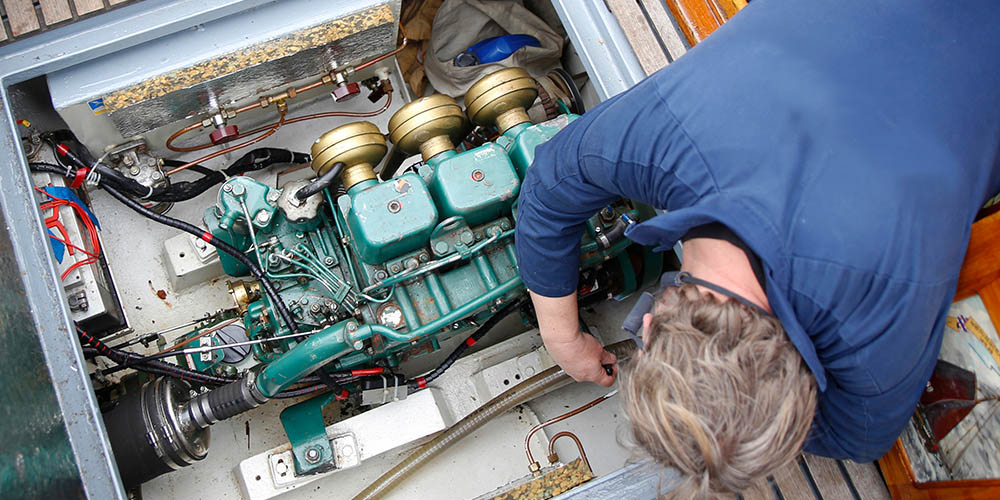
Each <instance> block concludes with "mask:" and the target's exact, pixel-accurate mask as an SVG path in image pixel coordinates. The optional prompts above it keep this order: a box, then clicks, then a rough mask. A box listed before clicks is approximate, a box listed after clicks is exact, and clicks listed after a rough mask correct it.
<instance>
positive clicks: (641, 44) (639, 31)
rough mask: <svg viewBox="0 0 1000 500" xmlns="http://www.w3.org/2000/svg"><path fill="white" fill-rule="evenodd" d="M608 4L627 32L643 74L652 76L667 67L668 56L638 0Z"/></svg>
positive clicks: (610, 0)
mask: <svg viewBox="0 0 1000 500" xmlns="http://www.w3.org/2000/svg"><path fill="white" fill-rule="evenodd" d="M606 3H607V5H608V7H609V8H610V9H611V13H612V14H614V15H615V18H617V19H618V24H620V25H621V27H622V31H624V32H625V38H627V39H628V42H629V45H631V46H632V50H633V51H635V55H636V57H637V58H638V59H639V65H640V66H642V70H643V72H645V73H646V74H647V75H651V74H653V73H655V72H656V71H657V70H659V69H660V68H663V67H664V66H666V65H667V63H668V61H667V55H666V54H665V53H664V52H663V49H662V48H661V47H660V42H658V41H657V40H656V37H654V36H653V31H652V28H651V27H650V26H649V23H648V22H646V16H644V15H643V14H642V10H641V9H640V8H639V4H638V3H636V0H606Z"/></svg>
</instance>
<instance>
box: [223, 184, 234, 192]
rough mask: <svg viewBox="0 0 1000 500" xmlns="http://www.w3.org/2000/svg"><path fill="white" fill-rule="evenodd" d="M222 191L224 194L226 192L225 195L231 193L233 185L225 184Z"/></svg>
mask: <svg viewBox="0 0 1000 500" xmlns="http://www.w3.org/2000/svg"><path fill="white" fill-rule="evenodd" d="M222 190H223V191H225V192H227V193H232V192H233V185H232V184H226V185H225V186H222Z"/></svg>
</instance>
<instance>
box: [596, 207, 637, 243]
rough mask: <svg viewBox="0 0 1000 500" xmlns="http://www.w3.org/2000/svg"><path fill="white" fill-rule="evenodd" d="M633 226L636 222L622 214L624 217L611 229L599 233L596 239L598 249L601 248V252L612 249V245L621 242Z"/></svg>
mask: <svg viewBox="0 0 1000 500" xmlns="http://www.w3.org/2000/svg"><path fill="white" fill-rule="evenodd" d="M632 224H635V221H634V220H632V218H631V217H629V216H628V214H622V216H621V217H620V218H619V219H618V220H617V221H615V224H614V225H613V226H611V229H608V230H607V231H604V232H601V233H597V236H595V238H594V239H595V240H596V241H597V248H600V249H601V250H606V249H608V248H611V246H612V245H614V244H615V243H618V242H619V241H621V239H622V238H623V237H624V236H625V230H626V229H628V227H629V226H631V225H632Z"/></svg>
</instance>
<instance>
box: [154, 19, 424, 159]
mask: <svg viewBox="0 0 1000 500" xmlns="http://www.w3.org/2000/svg"><path fill="white" fill-rule="evenodd" d="M399 32H400V33H401V34H402V35H403V41H402V42H401V43H400V44H399V47H397V48H396V49H395V50H392V51H390V52H386V53H385V54H382V55H380V56H378V57H375V58H373V59H369V60H367V61H365V62H363V63H361V64H359V65H357V66H355V67H354V71H355V72H357V71H361V70H363V69H365V68H367V67H369V66H371V65H373V64H377V63H379V62H381V61H384V60H386V59H388V58H390V57H392V56H394V55H396V54H398V53H400V52H402V51H403V49H405V48H406V45H407V43H409V39H408V38H406V30H405V29H403V25H402V24H400V25H399ZM332 81H333V80H328V75H327V76H324V77H323V78H320V79H319V80H316V81H314V82H312V83H308V84H306V85H303V86H301V87H299V88H297V89H295V91H294V95H295V96H297V95H299V94H301V93H303V92H308V91H310V90H312V89H315V88H319V87H322V86H323V85H324V84H326V83H328V82H331V83H332ZM276 95H277V94H276ZM389 97H390V99H391V98H392V96H391V95H390V96H389ZM291 98H292V95H291V94H289V95H288V97H286V98H285V99H291ZM262 99H263V101H266V100H267V98H266V97H264V98H262ZM263 101H262V100H261V99H258V100H257V101H255V102H253V103H250V104H247V105H246V106H243V107H241V108H237V109H236V111H235V114H237V115H238V114H240V113H243V112H246V111H250V110H253V109H257V108H260V107H261V106H262V105H263V104H262V102H263ZM388 108H389V102H386V105H385V107H384V108H383V109H381V110H379V111H377V112H375V114H378V113H381V112H382V111H385V110H386V109H388ZM375 114H366V113H348V112H344V113H343V114H338V113H336V112H334V113H317V114H315V115H306V116H305V117H300V118H297V119H295V120H289V121H288V122H287V123H295V122H297V121H305V120H311V119H313V118H326V117H330V116H348V117H356V118H364V117H368V116H374V115H375ZM200 127H201V122H198V123H192V124H191V125H188V126H187V127H184V128H182V129H180V130H178V131H177V132H174V133H173V135H171V136H170V137H169V138H168V139H167V143H166V147H167V149H169V150H171V151H177V152H178V153H190V152H193V151H201V150H203V149H208V148H211V147H212V146H215V145H216V144H214V143H207V144H199V145H197V146H189V147H182V146H174V145H173V142H174V141H175V140H176V139H177V138H178V137H180V136H182V135H184V134H186V133H188V132H190V131H192V130H195V129H198V128H200ZM267 127H270V125H267V126H265V127H261V128H259V129H256V130H252V131H250V132H246V133H243V134H239V135H237V136H236V137H235V138H236V139H241V138H243V137H246V136H247V135H252V134H255V133H257V132H260V131H262V130H264V129H265V128H267ZM212 158H214V156H213V157H212ZM203 161H204V160H203ZM189 166H190V165H185V166H183V167H179V168H175V169H174V170H171V171H170V172H168V173H167V175H170V173H171V172H179V171H181V170H183V169H185V168H188V167H189Z"/></svg>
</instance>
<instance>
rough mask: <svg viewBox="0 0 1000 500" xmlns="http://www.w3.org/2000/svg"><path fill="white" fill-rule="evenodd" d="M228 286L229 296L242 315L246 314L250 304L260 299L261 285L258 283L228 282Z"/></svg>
mask: <svg viewBox="0 0 1000 500" xmlns="http://www.w3.org/2000/svg"><path fill="white" fill-rule="evenodd" d="M226 286H228V287H229V294H230V295H232V297H233V302H235V303H236V308H237V309H239V311H240V314H246V313H247V307H249V306H250V303H252V302H254V301H256V300H257V299H259V298H260V283H258V282H256V281H243V280H236V281H227V282H226Z"/></svg>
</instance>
